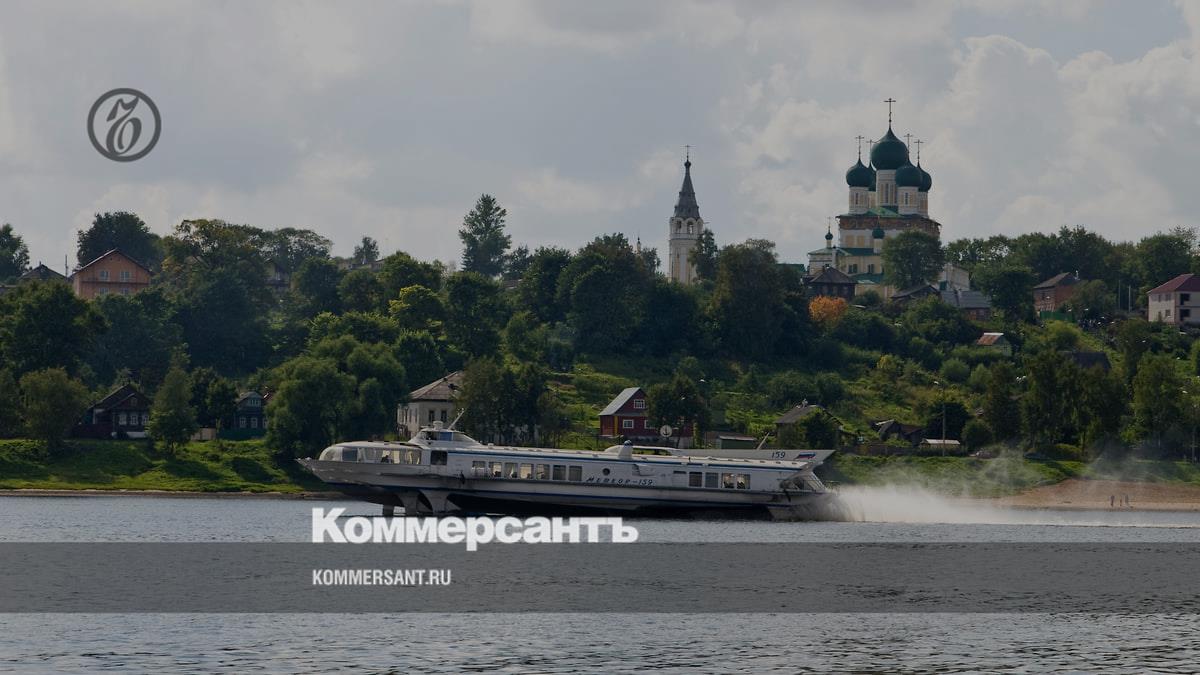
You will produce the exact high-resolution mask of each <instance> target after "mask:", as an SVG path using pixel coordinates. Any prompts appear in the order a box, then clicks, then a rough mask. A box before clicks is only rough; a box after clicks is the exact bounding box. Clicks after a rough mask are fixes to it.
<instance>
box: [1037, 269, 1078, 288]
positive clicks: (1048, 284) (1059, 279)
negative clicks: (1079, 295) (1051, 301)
mask: <svg viewBox="0 0 1200 675" xmlns="http://www.w3.org/2000/svg"><path fill="white" fill-rule="evenodd" d="M1079 281H1080V279H1079V277H1077V276H1075V275H1074V274H1071V273H1070V272H1063V273H1061V274H1055V275H1054V276H1052V277H1050V278H1049V279H1047V280H1045V281H1043V282H1042V283H1040V284H1038V285H1037V286H1034V288H1035V289H1037V288H1055V287H1056V286H1073V285H1075V284H1077V283H1079Z"/></svg>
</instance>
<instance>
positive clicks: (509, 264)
mask: <svg viewBox="0 0 1200 675" xmlns="http://www.w3.org/2000/svg"><path fill="white" fill-rule="evenodd" d="M531 262H533V256H532V255H530V254H529V247H528V246H526V245H524V244H521V245H520V246H518V247H516V248H514V249H513V250H511V251H509V252H508V253H507V254H506V255H505V256H504V274H503V277H504V279H505V281H515V280H517V279H520V278H521V277H522V276H524V275H525V270H527V269H529V264H530V263H531Z"/></svg>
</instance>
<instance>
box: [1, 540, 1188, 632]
mask: <svg viewBox="0 0 1200 675" xmlns="http://www.w3.org/2000/svg"><path fill="white" fill-rule="evenodd" d="M1198 570H1200V544H1166V543H1164V544H1095V543H1091V544H1045V543H1040V544H711V543H697V544H682V543H681V544H650V543H646V544H488V545H485V546H482V547H481V548H480V549H479V550H478V551H474V552H468V551H466V550H464V548H463V547H462V546H450V545H445V544H433V545H427V544H365V545H354V544H289V543H276V544H247V543H194V544H193V543H187V544H185V543H127V544H123V543H89V544H67V543H61V544H60V543H28V544H19V543H3V544H0V611H3V612H122V613H124V612H696V613H706V612H1110V613H1121V614H1131V613H1164V612H1190V613H1195V612H1197V611H1198V610H1200V598H1198V593H1197V589H1198V588H1200V584H1198V583H1197V574H1198Z"/></svg>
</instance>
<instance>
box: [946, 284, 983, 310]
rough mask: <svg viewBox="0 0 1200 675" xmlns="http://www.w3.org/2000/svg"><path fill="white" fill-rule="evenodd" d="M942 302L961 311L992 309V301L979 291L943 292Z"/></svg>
mask: <svg viewBox="0 0 1200 675" xmlns="http://www.w3.org/2000/svg"><path fill="white" fill-rule="evenodd" d="M942 302H944V303H946V304H947V305H952V306H954V307H957V308H959V309H991V308H992V299H991V298H989V297H988V296H986V295H984V294H983V293H980V292H979V291H963V290H958V289H951V290H946V291H942Z"/></svg>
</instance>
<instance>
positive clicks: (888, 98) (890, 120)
mask: <svg viewBox="0 0 1200 675" xmlns="http://www.w3.org/2000/svg"><path fill="white" fill-rule="evenodd" d="M883 102H884V103H886V104H888V126H889V127H890V126H892V104H893V103H895V102H896V99H894V98H892V97H891V96H889V97H887V98H886V99H884V101H883Z"/></svg>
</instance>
